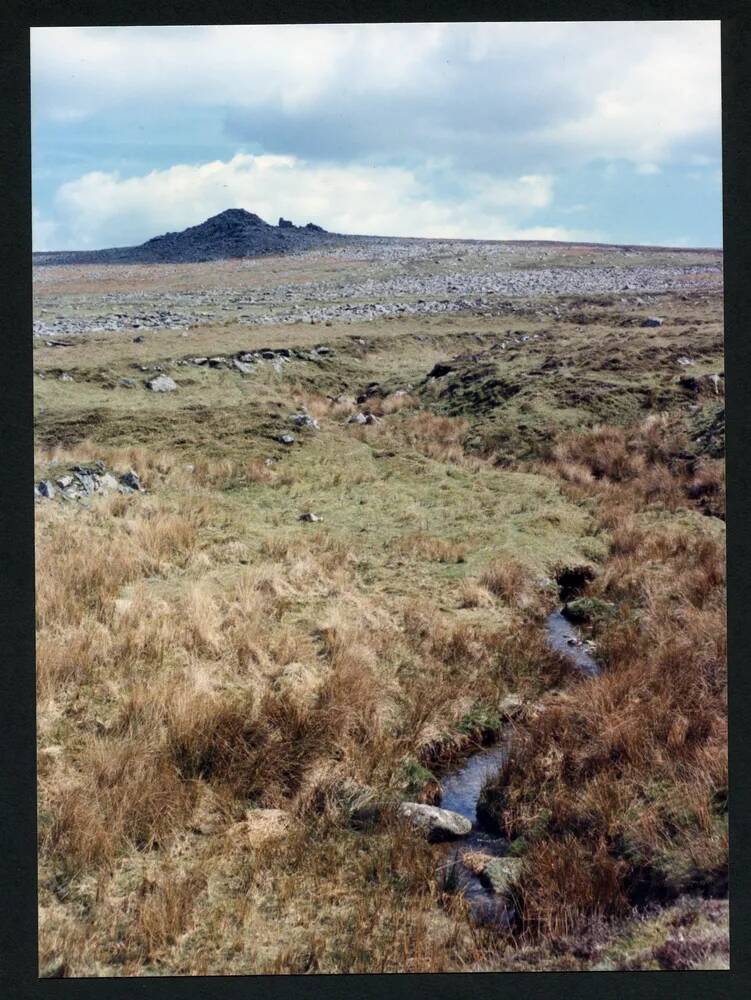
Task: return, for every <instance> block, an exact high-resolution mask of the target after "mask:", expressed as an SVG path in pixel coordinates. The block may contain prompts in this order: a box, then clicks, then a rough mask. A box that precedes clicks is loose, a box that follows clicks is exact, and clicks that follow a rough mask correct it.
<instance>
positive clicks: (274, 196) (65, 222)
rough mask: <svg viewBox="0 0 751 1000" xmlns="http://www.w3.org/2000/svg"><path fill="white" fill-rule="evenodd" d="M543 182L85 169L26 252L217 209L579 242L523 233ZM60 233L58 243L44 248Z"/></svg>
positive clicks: (285, 162) (547, 200) (139, 232)
mask: <svg viewBox="0 0 751 1000" xmlns="http://www.w3.org/2000/svg"><path fill="white" fill-rule="evenodd" d="M552 199H553V179H552V178H551V177H549V176H539V175H525V176H522V177H520V178H516V179H505V180H500V179H498V178H496V177H483V176H472V177H471V178H470V182H469V184H468V185H467V189H466V191H465V192H464V193H462V194H457V195H456V196H454V197H451V198H446V197H444V198H441V199H437V198H436V197H435V196H433V195H432V194H431V191H430V189H429V187H428V186H426V184H425V183H424V182H423V181H421V180H420V179H418V177H417V176H416V175H415V174H414V173H412V172H411V171H410V170H408V169H405V168H402V167H376V166H372V167H369V166H357V165H355V166H353V165H346V166H339V165H332V164H323V165H322V164H317V163H309V162H306V161H304V160H300V159H298V158H296V157H293V156H270V155H261V156H252V155H247V154H237V155H236V156H234V157H233V158H232V159H231V160H229V161H221V160H214V161H212V162H210V163H203V164H200V165H197V166H196V165H178V166H174V167H170V168H169V169H166V170H155V171H152V172H151V173H148V174H145V175H142V176H139V177H130V178H121V177H119V176H118V175H117V174H116V173H106V172H102V171H92V172H91V173H88V174H85V175H83V176H82V177H79V178H78V179H77V180H74V181H69V182H68V183H66V184H63V185H61V186H60V188H59V189H58V192H57V195H56V198H55V203H54V214H55V221H56V222H57V223H58V228H57V229H56V228H51V226H52V223H50V222H45V221H44V220H41V219H40V220H39V223H38V226H37V230H36V233H35V236H36V240H35V247H36V249H57V250H62V249H87V248H98V247H105V246H112V245H128V244H132V243H140V242H142V241H143V240H145V239H148V238H149V237H151V236H154V235H157V234H159V233H162V232H165V231H172V230H178V229H183V228H184V227H186V226H189V225H195V224H196V223H198V222H201V221H203V219H205V218H207V217H208V216H210V215H214V214H216V213H217V212H221V211H223V210H224V209H225V208H235V207H237V208H245V209H247V210H248V211H252V212H256V213H257V214H258V215H260V216H261V217H262V218H264V219H266V220H267V221H269V222H276V220H277V218H278V217H279V216H280V215H284V216H285V218H291V219H292V220H293V221H295V222H297V223H305V222H308V221H313V222H316V223H318V224H320V225H323V226H324V227H325V228H326V229H328V230H330V231H332V232H343V233H362V234H376V235H384V236H436V237H440V236H443V237H464V238H473V237H474V238H485V239H525V238H528V239H569V238H572V239H582V238H585V237H586V236H587V235H590V236H591V235H592V234H586V233H581V232H578V231H573V230H568V229H564V228H559V227H540V226H530V227H525V225H524V219H525V217H526V216H528V215H529V214H530V213H531V212H533V211H534V210H536V209H538V208H539V207H544V206H547V205H550V204H551V202H552ZM61 232H64V233H65V234H66V242H65V245H54V246H53V245H52V243H51V242H50V241H51V240H53V239H54V237H55V235H59V233H61Z"/></svg>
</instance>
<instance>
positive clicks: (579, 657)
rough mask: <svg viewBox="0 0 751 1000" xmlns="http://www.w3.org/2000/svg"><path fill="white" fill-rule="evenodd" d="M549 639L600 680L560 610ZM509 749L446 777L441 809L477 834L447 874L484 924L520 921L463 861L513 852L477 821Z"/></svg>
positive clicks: (450, 860)
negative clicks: (485, 789) (490, 783)
mask: <svg viewBox="0 0 751 1000" xmlns="http://www.w3.org/2000/svg"><path fill="white" fill-rule="evenodd" d="M545 636H546V639H547V643H548V645H549V646H550V648H551V649H553V650H555V651H556V652H557V653H561V654H562V655H563V656H565V657H567V658H568V659H569V660H571V662H572V663H573V664H574V665H575V666H576V667H577V668H578V669H579V670H581V672H582V673H583V674H586V675H587V676H589V677H594V676H596V675H597V674H598V673H599V672H600V666H599V664H598V663H597V661H596V660H595V659H594V657H593V656H592V654H591V652H590V651H589V649H588V648H587V646H586V645H585V644H584V642H583V641H582V639H581V637H580V636H579V634H578V631H577V629H576V627H575V626H574V625H572V624H571V622H569V621H568V620H567V619H566V618H565V617H564V616H563V614H562V612H561V610H560V609H556V610H555V611H553V612H551V613H550V614H549V615H548V617H547V619H546V621H545ZM506 753H507V751H506V746H505V744H504V743H499V744H497V745H496V746H494V747H491V748H489V749H482V750H478V751H477V753H474V754H472V755H471V756H470V757H467V758H465V759H464V761H463V762H462V764H461V767H458V768H456V769H455V770H453V771H449V772H447V773H446V774H444V775H443V776H442V778H441V789H442V795H441V802H440V805H441V808H442V809H450V810H451V811H452V812H456V813H459V814H460V815H461V816H466V818H467V819H468V820H470V822H471V823H472V830H471V832H470V833H469V834H467V836H466V837H463V838H462V840H461V842H460V843H459V844H457V845H456V846H455V847H453V848H452V850H451V851H450V852H449V855H448V857H447V859H446V865H447V870H450V871H451V875H452V878H453V879H455V888H456V890H457V891H460V892H461V893H462V894H463V895H464V897H465V899H466V900H467V901H468V902H469V905H470V909H471V912H472V916H473V918H474V919H475V920H476V921H478V922H481V923H496V924H499V925H501V926H504V925H508V924H509V923H511V921H513V919H514V913H513V910H512V909H511V908H510V907H509V906H508V905H507V904H506V902H505V901H504V900H503V899H502V898H499V897H498V896H495V895H494V894H493V893H492V891H490V890H489V889H487V888H486V887H485V886H484V885H483V883H482V882H481V880H480V878H479V876H478V875H476V874H475V873H474V872H473V871H471V870H470V869H469V868H468V867H467V866H466V865H465V864H463V862H462V857H463V856H464V854H466V853H467V852H472V851H477V852H482V853H483V854H491V855H495V856H497V857H502V856H503V855H504V854H506V853H507V851H508V841H507V840H506V838H505V837H502V836H501V835H500V834H498V833H496V832H495V831H493V830H488V829H486V828H484V827H483V826H482V824H481V823H480V822H479V821H478V818H477V802H478V800H479V798H480V792H481V791H482V787H483V785H484V784H485V782H486V780H487V779H488V778H490V777H492V776H493V775H494V774H496V773H497V772H498V770H499V768H500V767H501V765H502V764H503V762H504V760H505V758H506Z"/></svg>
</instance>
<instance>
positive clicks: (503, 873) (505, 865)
mask: <svg viewBox="0 0 751 1000" xmlns="http://www.w3.org/2000/svg"><path fill="white" fill-rule="evenodd" d="M523 864H524V863H523V861H522V860H521V858H495V859H494V860H493V861H491V862H490V863H489V864H488V865H486V866H485V867H484V868H483V869H482V871H481V872H480V881H481V882H482V884H483V885H484V886H485V887H486V888H488V889H490V891H491V892H492V893H493V894H494V895H496V896H507V895H509V893H510V892H512V890H513V889H514V887H515V885H516V884H517V882H518V881H519V876H520V874H521V870H522V867H523Z"/></svg>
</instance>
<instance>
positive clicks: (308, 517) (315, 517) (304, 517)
mask: <svg viewBox="0 0 751 1000" xmlns="http://www.w3.org/2000/svg"><path fill="white" fill-rule="evenodd" d="M322 520H323V518H322V517H321V516H320V514H314V513H313V512H312V511H310V510H308V511H306V512H305V513H304V514H301V515H300V516H299V518H298V521H310V522H315V521H322Z"/></svg>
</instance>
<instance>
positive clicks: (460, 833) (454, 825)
mask: <svg viewBox="0 0 751 1000" xmlns="http://www.w3.org/2000/svg"><path fill="white" fill-rule="evenodd" d="M399 814H400V815H401V816H403V817H404V818H405V819H407V820H409V822H410V823H411V824H412V825H413V826H414V827H415V829H417V830H418V831H419V832H420V833H422V834H424V835H425V837H426V838H427V839H428V840H429V841H430V842H431V843H436V842H438V841H442V840H454V839H456V838H457V837H466V836H467V834H468V833H469V832H470V831H471V830H472V823H471V822H470V820H468V819H467V818H466V816H461V815H460V814H459V813H455V812H451V810H450V809H441V808H439V807H438V806H426V805H423V804H422V803H421V802H402V803H400V805H399Z"/></svg>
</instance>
